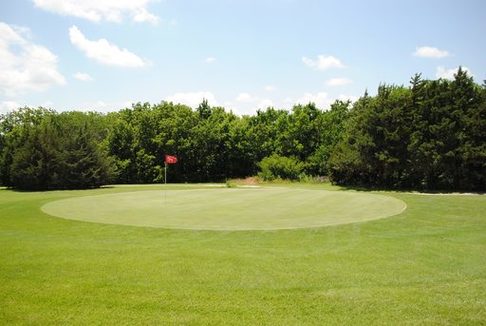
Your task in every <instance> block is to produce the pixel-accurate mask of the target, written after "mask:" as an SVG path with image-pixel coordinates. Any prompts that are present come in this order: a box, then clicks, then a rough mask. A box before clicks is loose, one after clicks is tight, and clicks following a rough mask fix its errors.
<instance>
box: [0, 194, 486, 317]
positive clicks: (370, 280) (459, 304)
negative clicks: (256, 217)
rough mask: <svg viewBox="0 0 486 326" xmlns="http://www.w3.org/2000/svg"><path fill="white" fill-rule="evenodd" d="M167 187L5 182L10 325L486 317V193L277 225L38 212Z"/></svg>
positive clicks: (3, 265) (4, 301) (0, 231)
mask: <svg viewBox="0 0 486 326" xmlns="http://www.w3.org/2000/svg"><path fill="white" fill-rule="evenodd" d="M192 187H194V188H197V187H198V186H192ZM280 187H281V185H280ZM289 187H291V188H292V187H298V188H302V187H303V186H302V185H298V186H289ZM320 188H321V187H320V186H308V189H309V190H313V191H314V190H315V191H317V190H318V189H320ZM156 189H158V187H114V188H106V189H99V190H89V191H55V192H39V193H29V192H12V191H9V190H0V324H49V325H52V324H69V325H86V324H113V325H119V324H211V325H214V324H250V325H255V324H268V325H296V324H315V325H325V324H340V325H342V324H382V325H390V324H411V325H415V324H449V325H456V324H477V325H479V324H484V323H485V322H486V308H485V307H486V197H485V196H455V195H446V196H430V195H415V194H406V193H380V194H384V195H388V196H393V197H395V198H398V199H400V200H403V201H404V202H405V203H406V204H407V209H406V210H405V211H404V212H403V213H402V214H399V215H395V216H392V217H388V218H384V219H379V220H374V221H368V222H363V223H354V224H344V225H336V226H328V227H321V228H309V229H295V230H278V231H197V230H171V229H161V228H150V227H132V226H122V225H108V224H96V223H86V222H81V221H73V220H66V219H61V218H56V217H52V216H49V215H47V214H46V213H44V212H42V210H41V207H42V206H43V205H44V204H46V203H48V202H51V201H53V200H59V199H67V198H70V197H76V196H91V195H103V194H112V193H121V192H133V191H139V190H156ZM171 189H174V190H175V189H177V187H174V186H173V187H171Z"/></svg>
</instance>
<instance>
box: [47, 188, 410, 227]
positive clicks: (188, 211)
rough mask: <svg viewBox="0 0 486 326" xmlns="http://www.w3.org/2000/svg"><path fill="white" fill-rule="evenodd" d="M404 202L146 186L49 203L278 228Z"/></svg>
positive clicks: (90, 212) (172, 221)
mask: <svg viewBox="0 0 486 326" xmlns="http://www.w3.org/2000/svg"><path fill="white" fill-rule="evenodd" d="M405 208H406V204H405V203H404V202H403V201H401V200H399V199H396V198H393V197H389V196H384V195H376V194H370V193H358V192H344V191H326V190H311V189H295V188H272V187H269V188H253V189H242V188H229V189H228V188H213V189H190V190H149V191H136V192H123V193H116V194H105V195H96V196H85V197H74V198H69V199H63V200H57V201H53V202H49V203H47V204H45V205H44V206H42V210H43V211H44V212H45V213H47V214H49V215H53V216H56V217H62V218H66V219H72V220H79V221H88V222H96V223H107V224H123V225H133V226H150V227H161V228H177V229H199V230H277V229H293V228H308V227H320V226H328V225H336V224H345V223H354V222H363V221H369V220H375V219H380V218H385V217H389V216H392V215H396V214H399V213H401V212H402V211H403V210H404V209H405Z"/></svg>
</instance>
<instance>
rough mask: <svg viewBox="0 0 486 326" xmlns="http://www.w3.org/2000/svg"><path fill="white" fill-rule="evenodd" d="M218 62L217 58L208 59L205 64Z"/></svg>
mask: <svg viewBox="0 0 486 326" xmlns="http://www.w3.org/2000/svg"><path fill="white" fill-rule="evenodd" d="M215 61H216V58H215V57H207V58H206V59H205V60H204V62H206V63H214V62H215Z"/></svg>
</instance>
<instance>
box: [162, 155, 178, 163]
mask: <svg viewBox="0 0 486 326" xmlns="http://www.w3.org/2000/svg"><path fill="white" fill-rule="evenodd" d="M164 162H165V164H176V163H177V157H176V156H173V155H165V160H164Z"/></svg>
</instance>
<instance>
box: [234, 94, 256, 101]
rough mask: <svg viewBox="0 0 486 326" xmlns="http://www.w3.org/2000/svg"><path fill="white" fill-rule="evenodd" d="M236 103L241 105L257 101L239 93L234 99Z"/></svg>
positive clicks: (248, 95)
mask: <svg viewBox="0 0 486 326" xmlns="http://www.w3.org/2000/svg"><path fill="white" fill-rule="evenodd" d="M236 101H237V102H242V103H251V102H255V101H257V99H256V98H255V97H253V96H251V95H250V94H248V93H240V94H238V96H237V97H236Z"/></svg>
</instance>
